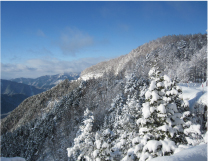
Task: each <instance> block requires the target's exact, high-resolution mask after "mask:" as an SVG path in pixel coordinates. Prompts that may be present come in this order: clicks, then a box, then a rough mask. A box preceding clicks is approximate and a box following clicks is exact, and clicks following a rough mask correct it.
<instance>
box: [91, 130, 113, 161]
mask: <svg viewBox="0 0 208 161" xmlns="http://www.w3.org/2000/svg"><path fill="white" fill-rule="evenodd" d="M114 139H115V135H114V133H113V132H112V131H111V130H110V129H109V128H107V129H102V130H101V131H97V132H96V134H95V143H94V151H93V153H92V155H93V160H96V161H103V160H108V161H110V160H113V157H115V154H114V151H112V146H113V141H114Z"/></svg>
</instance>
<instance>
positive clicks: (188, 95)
mask: <svg viewBox="0 0 208 161" xmlns="http://www.w3.org/2000/svg"><path fill="white" fill-rule="evenodd" d="M178 85H179V87H181V88H182V92H183V99H184V100H187V101H188V102H189V108H190V110H191V111H192V110H193V107H194V104H195V103H196V102H198V103H201V104H206V105H207V104H208V101H207V99H208V98H207V88H208V87H207V86H206V84H205V83H203V85H202V84H201V83H180V84H178Z"/></svg>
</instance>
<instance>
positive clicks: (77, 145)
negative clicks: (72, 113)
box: [67, 108, 94, 161]
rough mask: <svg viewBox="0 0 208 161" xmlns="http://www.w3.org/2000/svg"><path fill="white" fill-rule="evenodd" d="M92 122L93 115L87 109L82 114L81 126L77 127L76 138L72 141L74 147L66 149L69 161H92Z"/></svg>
mask: <svg viewBox="0 0 208 161" xmlns="http://www.w3.org/2000/svg"><path fill="white" fill-rule="evenodd" d="M93 122H94V116H93V113H92V112H91V111H90V110H88V108H87V109H86V110H85V112H84V119H83V125H81V126H80V127H79V130H78V132H77V136H76V138H75V139H74V145H73V147H71V148H67V151H68V157H69V160H79V161H82V160H87V161H90V160H92V159H91V158H92V157H93V156H92V152H93V150H94V134H93V132H92V126H93Z"/></svg>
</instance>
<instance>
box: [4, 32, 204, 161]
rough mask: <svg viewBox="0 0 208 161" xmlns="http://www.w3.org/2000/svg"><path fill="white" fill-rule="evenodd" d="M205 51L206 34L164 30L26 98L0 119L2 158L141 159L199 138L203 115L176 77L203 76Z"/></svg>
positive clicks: (194, 78)
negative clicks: (191, 104)
mask: <svg viewBox="0 0 208 161" xmlns="http://www.w3.org/2000/svg"><path fill="white" fill-rule="evenodd" d="M206 49H207V38H206V35H202V34H196V35H179V36H174V35H173V36H166V37H163V38H159V39H157V40H154V41H151V42H149V43H146V44H144V45H142V46H140V47H138V48H137V49H134V50H133V51H131V52H130V53H129V54H127V55H125V56H121V57H119V58H116V59H113V60H110V61H107V62H103V63H99V64H97V65H95V66H92V67H90V68H88V69H86V70H85V71H83V72H82V74H81V77H80V78H79V79H77V80H75V81H71V82H68V81H64V82H61V83H60V84H58V85H57V86H55V87H53V88H52V89H50V90H48V91H46V92H43V93H41V94H38V95H36V96H32V97H30V98H28V99H26V100H25V101H24V102H23V103H21V104H20V105H19V106H18V108H16V109H15V110H14V111H13V112H12V113H11V114H10V115H9V116H8V117H6V118H5V119H3V120H2V126H1V134H2V140H1V141H2V142H1V156H3V157H15V156H20V157H23V158H25V159H26V160H30V161H33V160H34V161H42V160H44V161H48V160H51V161H53V160H54V161H55V160H61V161H62V160H63V161H67V160H84V159H86V160H96V161H99V160H101V161H102V160H123V161H125V160H126V161H131V160H140V161H145V160H146V159H151V158H155V157H157V156H164V155H172V154H173V153H174V152H177V151H180V150H182V149H185V148H187V147H190V146H195V145H197V144H200V143H201V142H203V137H204V134H205V132H206V126H205V124H206V122H207V118H203V120H201V119H202V118H201V115H197V113H195V112H194V111H190V108H189V103H188V101H187V100H183V99H182V98H183V97H182V90H181V89H180V88H179V87H178V86H177V83H178V82H187V81H196V82H200V81H203V80H202V79H205V78H206V74H207V73H206V72H207V64H206V63H205V62H206V61H207V56H206ZM197 106H198V105H197ZM202 106H203V108H204V105H202ZM193 108H195V107H193ZM196 108H197V107H196ZM153 127H156V128H153ZM67 152H68V153H67Z"/></svg>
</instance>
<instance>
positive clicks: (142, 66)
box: [81, 34, 207, 82]
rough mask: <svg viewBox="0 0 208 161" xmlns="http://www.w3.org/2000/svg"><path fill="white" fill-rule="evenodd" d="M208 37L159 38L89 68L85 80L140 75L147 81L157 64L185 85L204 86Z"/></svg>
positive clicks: (181, 36) (84, 74) (84, 76)
mask: <svg viewBox="0 0 208 161" xmlns="http://www.w3.org/2000/svg"><path fill="white" fill-rule="evenodd" d="M206 49H207V36H206V34H204V35H202V34H195V35H178V36H176V35H171V36H164V37H162V38H158V39H156V40H153V41H151V42H149V43H146V44H144V45H142V46H139V47H138V48H136V49H134V50H132V51H131V52H130V53H129V54H127V55H124V56H121V57H118V58H115V59H112V60H110V61H106V62H102V63H99V64H97V65H94V66H92V67H90V68H87V69H86V70H84V71H83V72H82V73H81V78H83V79H88V78H89V77H91V78H92V77H99V76H102V75H103V74H104V73H105V72H107V73H109V72H112V73H113V74H116V75H119V74H125V75H126V74H128V73H132V71H135V72H136V74H137V75H139V76H142V77H145V78H147V73H148V71H149V70H150V68H151V67H152V65H153V64H154V63H155V62H157V63H158V65H159V67H160V70H161V72H162V74H167V75H169V76H170V77H171V78H176V77H177V78H178V79H179V80H180V81H181V82H187V81H192V82H202V81H203V80H206V76H207V53H206Z"/></svg>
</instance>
